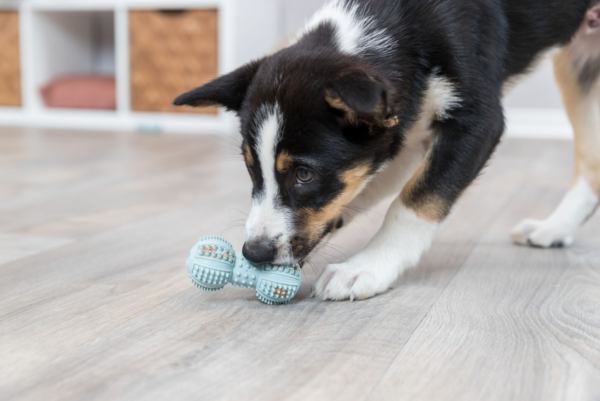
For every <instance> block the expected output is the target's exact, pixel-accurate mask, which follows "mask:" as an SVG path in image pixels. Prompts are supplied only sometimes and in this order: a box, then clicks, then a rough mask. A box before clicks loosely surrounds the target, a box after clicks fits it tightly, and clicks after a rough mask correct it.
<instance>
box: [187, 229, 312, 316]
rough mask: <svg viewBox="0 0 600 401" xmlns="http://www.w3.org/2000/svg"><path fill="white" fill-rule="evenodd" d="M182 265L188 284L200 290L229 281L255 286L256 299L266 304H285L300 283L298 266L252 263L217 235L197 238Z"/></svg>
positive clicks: (217, 286) (223, 285)
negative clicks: (198, 239)
mask: <svg viewBox="0 0 600 401" xmlns="http://www.w3.org/2000/svg"><path fill="white" fill-rule="evenodd" d="M186 266H187V271H188V274H189V275H190V278H191V279H192V283H194V285H195V286H196V287H198V288H200V289H201V290H205V291H219V290H221V289H223V287H225V285H227V284H229V283H231V284H233V285H237V286H239V287H242V288H244V287H245V288H255V289H256V296H257V297H258V299H260V300H261V301H262V302H264V303H266V304H269V305H280V304H287V303H289V302H290V301H291V300H292V298H294V296H295V295H296V294H297V293H298V290H299V289H300V284H301V283H302V273H301V269H300V265H298V264H293V265H285V266H280V265H272V264H263V265H254V264H252V263H250V262H249V261H248V260H246V259H245V258H244V256H242V255H236V254H235V251H234V250H233V246H232V245H231V244H230V243H229V242H228V241H226V240H225V239H223V238H221V237H217V236H208V237H203V238H200V241H198V243H197V244H196V245H194V247H193V248H192V250H191V251H190V254H189V256H188V258H187V262H186Z"/></svg>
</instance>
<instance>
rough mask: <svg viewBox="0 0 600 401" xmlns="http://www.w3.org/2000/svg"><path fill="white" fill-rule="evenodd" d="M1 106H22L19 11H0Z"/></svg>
mask: <svg viewBox="0 0 600 401" xmlns="http://www.w3.org/2000/svg"><path fill="white" fill-rule="evenodd" d="M0 49H1V50H0V52H1V53H2V55H1V56H0V106H21V62H20V59H19V58H20V53H19V13H18V12H17V11H0Z"/></svg>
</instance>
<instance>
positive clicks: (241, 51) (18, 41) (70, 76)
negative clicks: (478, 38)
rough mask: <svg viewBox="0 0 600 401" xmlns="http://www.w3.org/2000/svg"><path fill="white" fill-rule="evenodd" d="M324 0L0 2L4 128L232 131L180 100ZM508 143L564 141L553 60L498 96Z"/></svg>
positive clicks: (269, 44)
mask: <svg viewBox="0 0 600 401" xmlns="http://www.w3.org/2000/svg"><path fill="white" fill-rule="evenodd" d="M324 2H325V0H196V1H192V0H178V1H176V2H174V1H171V0H112V1H102V0H21V1H18V0H0V48H1V49H2V54H1V56H0V126H24V127H37V128H59V129H69V128H72V129H94V130H118V131H143V132H153V133H159V132H165V133H212V134H215V133H216V134H221V133H225V134H232V133H235V131H236V127H237V125H236V123H235V119H233V118H232V116H231V115H228V114H227V113H223V112H220V111H218V110H216V109H206V110H190V109H178V108H174V107H172V106H171V105H170V102H171V101H172V99H173V98H174V97H175V96H177V95H178V94H180V93H182V92H184V91H187V90H189V89H191V88H193V87H196V86H199V85H201V84H202V83H204V82H207V81H209V80H211V79H213V78H215V77H216V76H218V75H220V74H222V73H225V72H227V71H230V70H232V69H234V68H236V67H238V66H240V65H242V64H243V63H245V62H247V61H250V60H252V59H254V58H257V57H260V56H262V55H264V54H266V53H269V52H271V51H273V49H275V48H276V47H277V45H278V44H279V43H281V42H282V41H283V40H285V38H286V37H288V36H289V35H291V34H293V33H294V32H296V31H297V30H298V29H299V28H300V27H302V25H303V23H304V22H305V21H306V19H307V18H309V17H310V16H311V14H312V13H313V12H315V11H316V10H317V9H318V8H319V7H320V6H321V5H322V4H323V3H324ZM506 108H507V118H508V135H509V136H521V137H541V138H565V139H568V138H570V136H571V130H570V127H569V124H568V122H567V118H566V115H565V113H564V111H563V109H562V103H561V99H560V94H559V92H558V89H557V87H556V84H555V83H554V79H553V72H552V64H551V63H550V60H549V57H546V58H545V59H543V60H542V61H541V63H540V65H539V68H538V69H537V70H536V72H535V73H534V74H533V75H531V76H529V77H527V78H525V79H524V80H522V82H521V83H520V84H519V85H518V86H517V87H516V88H515V89H514V90H513V91H512V92H511V93H510V94H509V96H508V97H507V98H506Z"/></svg>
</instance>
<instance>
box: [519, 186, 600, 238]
mask: <svg viewBox="0 0 600 401" xmlns="http://www.w3.org/2000/svg"><path fill="white" fill-rule="evenodd" d="M599 202H600V198H599V197H598V195H597V194H596V193H595V192H594V190H593V189H592V187H591V186H590V184H589V183H588V182H587V181H586V180H585V179H584V178H583V177H582V178H580V179H579V180H578V181H577V183H576V184H575V185H574V186H573V187H572V188H571V190H570V191H569V192H568V193H567V194H566V195H565V197H564V198H563V200H562V202H561V203H560V205H559V206H558V207H557V208H556V210H555V211H554V213H552V214H551V215H550V217H548V218H547V219H546V220H534V219H527V220H524V221H522V222H521V223H520V224H519V225H517V226H516V227H515V228H514V230H513V232H512V237H513V239H514V240H515V241H516V242H517V243H520V244H531V245H534V246H540V247H544V248H548V247H551V246H554V245H559V244H560V245H563V246H570V245H572V244H573V236H574V235H575V232H576V231H577V229H578V228H579V227H580V226H581V225H582V224H583V223H584V222H585V221H586V219H587V218H588V217H589V216H590V215H591V214H592V213H593V212H594V209H595V208H596V207H597V206H598V203H599Z"/></svg>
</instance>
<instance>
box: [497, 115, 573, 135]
mask: <svg viewBox="0 0 600 401" xmlns="http://www.w3.org/2000/svg"><path fill="white" fill-rule="evenodd" d="M506 124H507V128H506V136H507V137H511V138H540V139H566V140H571V139H573V128H572V127H571V123H570V122H569V119H568V117H567V113H566V112H565V111H564V110H563V109H534V108H531V109H529V108H527V109H526V108H509V109H506Z"/></svg>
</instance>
